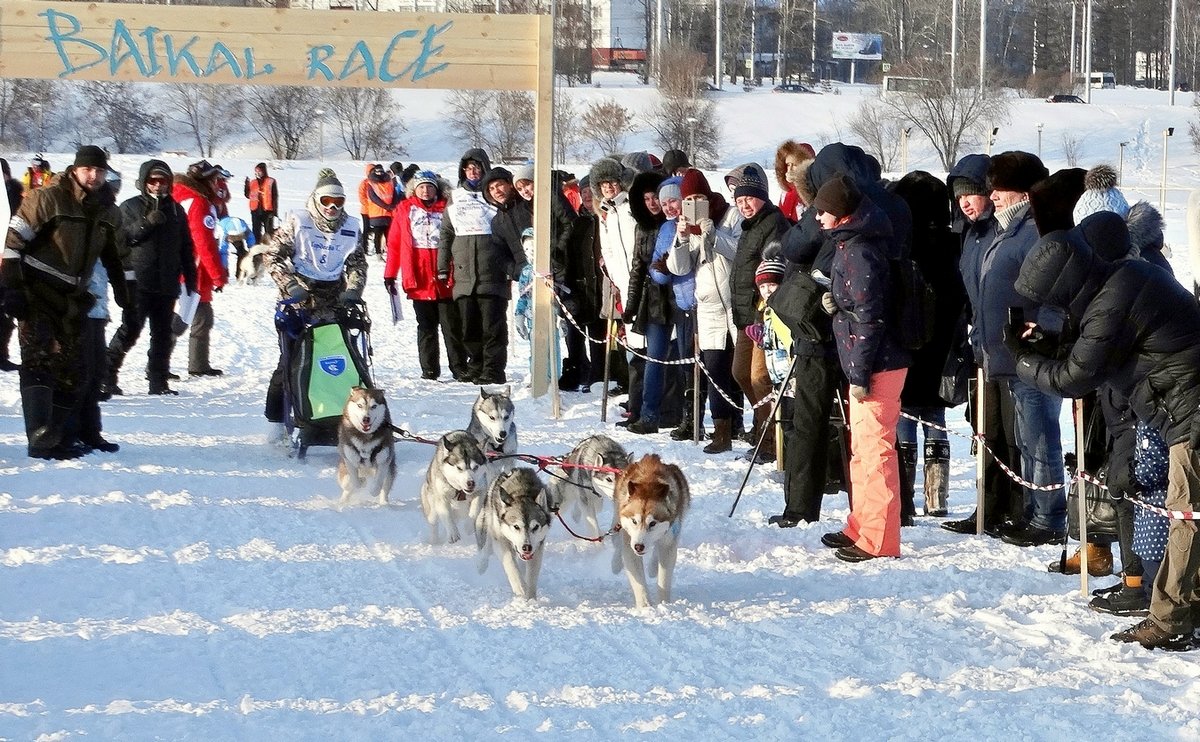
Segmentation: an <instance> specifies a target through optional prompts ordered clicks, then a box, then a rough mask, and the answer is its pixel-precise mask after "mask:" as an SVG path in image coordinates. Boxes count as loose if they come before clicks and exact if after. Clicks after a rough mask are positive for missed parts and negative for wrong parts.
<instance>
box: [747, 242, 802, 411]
mask: <svg viewBox="0 0 1200 742" xmlns="http://www.w3.org/2000/svg"><path fill="white" fill-rule="evenodd" d="M783 273H784V264H783V261H782V260H779V259H778V258H767V259H765V260H763V261H762V262H761V263H759V264H758V269H757V270H756V271H755V272H754V283H755V285H757V286H758V295H759V297H760V298H761V299H762V303H761V306H762V311H763V323H762V334H761V336H760V337H759V338H756V339H755V341H756V342H757V343H758V347H760V348H762V349H763V352H764V353H765V355H766V360H767V373H768V374H769V375H770V377H771V383H772V384H774V385H775V388H776V391H778V392H779V393H780V394H781V395H783V396H791V389H792V388H793V385H794V384H795V380H794V379H792V380H790V381H789V384H788V388H787V389H782V390H781V389H779V385H780V384H782V383H783V380H784V377H786V376H787V373H788V371H789V370H790V368H791V365H792V353H791V348H792V331H791V330H789V329H788V327H787V325H786V324H784V322H783V320H781V319H780V318H779V317H778V316H777V315H776V314H775V311H774V310H773V309H771V307H769V306H767V299H769V298H771V294H774V293H775V290H776V289H778V288H779V284H780V282H781V281H783ZM747 332H750V330H749V329H747ZM755 334H757V333H755ZM752 337H753V336H752Z"/></svg>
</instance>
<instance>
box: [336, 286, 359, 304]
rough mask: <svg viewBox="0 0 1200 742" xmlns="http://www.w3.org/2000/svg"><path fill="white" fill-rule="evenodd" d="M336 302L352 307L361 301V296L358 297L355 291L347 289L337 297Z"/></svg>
mask: <svg viewBox="0 0 1200 742" xmlns="http://www.w3.org/2000/svg"><path fill="white" fill-rule="evenodd" d="M338 301H340V302H341V303H342V304H344V305H346V306H352V305H354V304H357V303H358V302H360V301H362V296H360V295H359V293H358V292H357V291H354V290H351V289H347V290H346V291H343V292H342V293H341V295H340V296H338Z"/></svg>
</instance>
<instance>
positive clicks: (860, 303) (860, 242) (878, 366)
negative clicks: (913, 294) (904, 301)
mask: <svg viewBox="0 0 1200 742" xmlns="http://www.w3.org/2000/svg"><path fill="white" fill-rule="evenodd" d="M830 237H831V239H833V240H834V242H835V243H836V245H837V247H836V249H835V251H834V254H833V263H832V266H831V270H832V271H833V283H832V285H831V287H830V291H832V292H833V300H834V302H835V303H836V304H837V306H838V312H837V313H836V314H834V315H833V336H834V340H835V341H836V343H837V350H838V360H839V361H841V364H842V372H843V373H845V374H846V378H848V379H849V380H850V383H851V384H854V385H857V386H862V387H867V388H868V389H869V388H870V386H871V374H874V373H878V372H880V371H891V370H894V369H898V368H907V367H908V365H909V363H910V362H911V360H912V358H911V356H910V354H909V352H908V351H907V350H904V349H903V348H901V347H900V345H899V344H898V343H897V342H896V340H895V338H894V334H893V332H892V330H893V327H892V326H893V324H894V323H895V321H896V320H895V317H893V316H892V282H891V271H890V270H889V265H888V253H889V241H890V240H891V237H892V225H891V222H890V221H889V220H888V217H887V216H886V215H885V214H884V213H883V212H882V211H881V210H880V209H879V207H877V206H876V205H875V203H874V202H873V201H871V199H870V198H868V197H866V196H864V197H863V200H862V203H860V204H859V205H858V208H857V209H856V210H855V211H854V213H853V214H851V215H850V221H848V222H846V223H845V224H843V225H841V226H840V227H836V228H834V229H833V230H830Z"/></svg>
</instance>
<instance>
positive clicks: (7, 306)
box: [2, 289, 29, 319]
mask: <svg viewBox="0 0 1200 742" xmlns="http://www.w3.org/2000/svg"><path fill="white" fill-rule="evenodd" d="M2 301H3V306H4V313H5V314H7V315H8V316H9V317H12V318H13V319H25V318H26V317H27V316H29V305H28V303H26V301H25V292H24V291H22V290H21V289H4V298H3V300H2Z"/></svg>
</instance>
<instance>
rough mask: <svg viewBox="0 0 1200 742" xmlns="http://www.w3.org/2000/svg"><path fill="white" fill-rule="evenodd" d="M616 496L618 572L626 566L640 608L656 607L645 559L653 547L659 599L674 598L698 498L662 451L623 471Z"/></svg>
mask: <svg viewBox="0 0 1200 742" xmlns="http://www.w3.org/2000/svg"><path fill="white" fill-rule="evenodd" d="M613 498H614V507H613V525H614V527H615V526H617V525H620V526H621V530H620V532H619V538H618V539H616V540H615V541H614V543H615V552H614V554H613V563H612V569H613V574H617V573H618V572H620V571H621V567H622V565H624V567H625V576H626V577H628V578H629V587H630V588H632V589H633V602H634V604H635V605H636V606H637V607H638V608H645V607H647V606H649V605H651V601H650V596H649V594H648V592H647V590H646V571H645V566H644V565H643V564H642V562H643V557H644V555H645V554H646V552H647V551H648V550H651V549H653V555H652V557H651V559H652V565H653V567H654V569H655V572H656V574H657V578H658V602H660V603H667V602H670V600H671V580H672V579H673V578H674V575H675V557H676V555H677V553H678V549H679V534H680V531H681V530H682V528H683V519H684V516H685V515H687V511H688V506H689V505H690V504H691V500H692V496H691V492H690V491H689V489H688V483H687V479H685V478H684V476H683V472H682V471H680V469H679V467H678V466H675V465H674V464H664V463H663V462H662V459H660V458H659V457H658V455H657V454H648V455H646V456H643V457H642V458H641V459H640V460H638V461H636V462H634V463H633V464H631V465H629V467H628V468H626V469H625V470H624V471H623V472H621V473H620V474H618V475H617V482H616V486H615V488H614V492H613Z"/></svg>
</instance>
